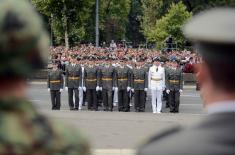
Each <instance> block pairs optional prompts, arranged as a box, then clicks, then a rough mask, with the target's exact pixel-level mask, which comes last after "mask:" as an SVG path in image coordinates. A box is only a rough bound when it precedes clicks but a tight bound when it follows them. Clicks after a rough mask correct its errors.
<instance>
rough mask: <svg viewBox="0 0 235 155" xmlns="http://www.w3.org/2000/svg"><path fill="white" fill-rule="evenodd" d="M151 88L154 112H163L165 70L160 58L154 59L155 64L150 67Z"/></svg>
mask: <svg viewBox="0 0 235 155" xmlns="http://www.w3.org/2000/svg"><path fill="white" fill-rule="evenodd" d="M149 89H151V93H152V109H153V113H154V114H155V113H161V110H162V93H163V90H164V89H165V70H164V68H163V67H162V66H161V62H160V59H159V58H155V59H154V60H153V66H152V67H150V69H149Z"/></svg>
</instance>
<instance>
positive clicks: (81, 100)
mask: <svg viewBox="0 0 235 155" xmlns="http://www.w3.org/2000/svg"><path fill="white" fill-rule="evenodd" d="M81 68H82V88H83V87H85V86H84V66H81ZM83 93H84V92H83V89H80V90H79V110H81V109H82V103H83V96H84V95H83Z"/></svg>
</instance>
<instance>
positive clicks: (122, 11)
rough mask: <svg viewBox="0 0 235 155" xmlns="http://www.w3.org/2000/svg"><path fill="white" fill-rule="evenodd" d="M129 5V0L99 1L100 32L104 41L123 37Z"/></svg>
mask: <svg viewBox="0 0 235 155" xmlns="http://www.w3.org/2000/svg"><path fill="white" fill-rule="evenodd" d="M130 4H131V0H101V1H100V30H101V33H103V40H104V41H110V40H112V39H114V40H118V39H123V38H124V37H125V33H126V25H127V23H128V15H129V12H130Z"/></svg>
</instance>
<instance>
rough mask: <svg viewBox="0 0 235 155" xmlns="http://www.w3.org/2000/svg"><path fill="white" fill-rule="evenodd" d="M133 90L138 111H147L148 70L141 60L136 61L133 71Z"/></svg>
mask: <svg viewBox="0 0 235 155" xmlns="http://www.w3.org/2000/svg"><path fill="white" fill-rule="evenodd" d="M131 80H132V82H131V83H132V84H131V85H132V92H134V103H135V111H136V112H144V111H145V103H146V95H147V93H146V92H147V91H148V72H147V70H146V69H145V68H144V67H143V66H142V64H141V62H137V63H136V67H135V68H133V73H132V78H131Z"/></svg>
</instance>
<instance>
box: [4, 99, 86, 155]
mask: <svg viewBox="0 0 235 155" xmlns="http://www.w3.org/2000/svg"><path fill="white" fill-rule="evenodd" d="M0 154H5V155H90V150H89V145H88V143H87V141H86V140H85V139H84V138H83V137H82V136H81V135H79V134H78V132H77V131H74V130H70V129H69V128H68V127H66V126H64V125H63V124H61V123H58V122H57V123H54V122H52V121H50V120H47V119H46V118H45V117H43V116H42V115H40V114H38V113H37V112H36V111H35V109H34V107H33V106H32V104H31V103H29V102H28V101H26V100H23V99H0Z"/></svg>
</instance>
